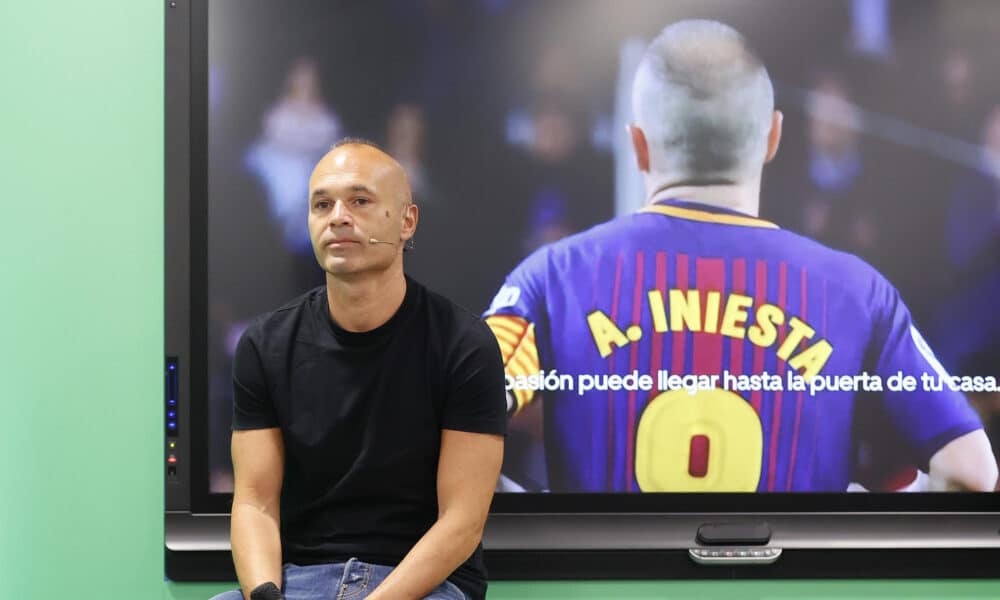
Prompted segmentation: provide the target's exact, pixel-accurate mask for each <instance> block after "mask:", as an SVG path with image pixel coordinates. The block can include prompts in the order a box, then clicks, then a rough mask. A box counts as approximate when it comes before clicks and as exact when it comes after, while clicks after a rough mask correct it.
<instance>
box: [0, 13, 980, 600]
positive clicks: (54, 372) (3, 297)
mask: <svg viewBox="0 0 1000 600" xmlns="http://www.w3.org/2000/svg"><path fill="white" fill-rule="evenodd" d="M163 6H164V3H161V2H153V1H151V0H88V1H87V2H83V1H80V0H67V1H61V2H54V1H51V0H50V1H48V2H41V1H37V2H28V1H26V0H22V1H16V0H4V1H3V2H0V77H2V79H0V81H2V93H0V118H2V120H0V123H2V128H0V340H2V344H0V590H2V591H0V596H2V597H3V598H18V599H25V600H32V599H36V598H37V599H44V600H48V599H56V598H80V599H84V600H87V599H91V598H94V599H97V598H101V599H112V600H116V599H122V600H125V599H128V600H133V599H139V600H145V599H155V598H169V599H173V600H182V599H183V600H188V599H195V598H206V597H208V596H210V595H211V594H213V593H215V592H218V591H221V590H223V589H227V588H228V587H230V586H227V585H219V584H214V585H207V584H165V583H164V581H163V526H162V510H163V492H162V482H161V468H162V465H161V461H162V452H161V444H162V443H163V442H162V440H163V430H162V420H161V414H162V407H161V401H162V396H161V394H162V388H161V373H162V371H161V368H162V348H163V319H162V315H163V300H162V298H163V267H162V265H163V233H162V232H163V216H162V215H163V125H162V123H163V10H164V9H163ZM490 596H491V598H526V599H542V598H551V599H569V598H632V599H640V598H643V599H644V598H712V597H715V598H731V597H741V598H807V597H815V598H857V597H872V598H875V597H877V598H994V597H1000V586H998V585H997V583H996V582H994V581H978V582H954V581H947V582H936V583H935V582H929V583H928V582H912V581H910V582H872V581H868V582H856V581H855V582H850V581H842V582H712V583H698V582H666V581H661V582H628V583H615V582H593V583H576V584H574V583H549V582H544V583H532V582H496V583H494V584H493V585H492V587H491V594H490Z"/></svg>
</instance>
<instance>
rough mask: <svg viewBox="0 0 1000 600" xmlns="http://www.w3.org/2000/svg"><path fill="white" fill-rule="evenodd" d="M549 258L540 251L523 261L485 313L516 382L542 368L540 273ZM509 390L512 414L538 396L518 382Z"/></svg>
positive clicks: (510, 376) (504, 362) (543, 317)
mask: <svg viewBox="0 0 1000 600" xmlns="http://www.w3.org/2000/svg"><path fill="white" fill-rule="evenodd" d="M546 261H547V259H546V258H545V255H544V251H540V252H536V253H535V254H534V255H532V256H531V257H529V258H528V259H526V260H525V261H524V262H523V263H521V264H520V265H519V266H518V267H517V268H516V269H514V271H513V272H512V273H511V274H510V275H509V276H508V277H507V279H506V280H505V281H504V284H503V286H501V288H500V291H498V292H497V294H496V296H494V298H493V302H492V303H491V304H490V307H489V308H488V309H486V312H485V313H483V316H484V317H485V318H486V324H487V325H489V327H490V330H492V331H493V335H494V336H496V339H497V343H499V345H500V354H501V357H502V359H503V365H504V373H505V374H506V375H507V377H508V378H509V379H510V381H513V382H518V381H525V380H526V379H527V378H528V377H532V376H537V374H538V373H539V371H540V370H541V367H540V361H539V358H538V344H537V340H536V338H535V331H536V329H537V325H536V324H537V323H544V322H545V311H544V307H545V299H544V295H543V293H542V290H543V289H544V285H543V283H542V277H541V273H543V272H544V269H545V266H546ZM510 393H511V395H512V397H513V403H512V406H511V411H510V412H511V413H517V412H519V411H520V410H521V409H522V408H524V407H525V406H527V405H528V403H529V402H531V401H532V400H533V399H534V398H535V391H534V390H533V389H532V388H531V386H527V385H525V386H519V385H516V384H515V385H514V386H512V389H511V390H510Z"/></svg>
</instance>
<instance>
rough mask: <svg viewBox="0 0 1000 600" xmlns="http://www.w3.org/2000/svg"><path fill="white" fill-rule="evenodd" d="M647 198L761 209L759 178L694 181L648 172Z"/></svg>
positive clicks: (755, 211) (739, 209)
mask: <svg viewBox="0 0 1000 600" xmlns="http://www.w3.org/2000/svg"><path fill="white" fill-rule="evenodd" d="M646 198H647V201H649V202H652V201H654V200H666V199H668V198H669V199H675V200H687V201H690V202H697V203H699V204H705V205H708V206H716V207H719V208H725V209H728V210H735V211H737V212H741V213H743V214H746V215H752V216H755V217H756V216H758V214H759V213H760V178H759V177H758V178H756V179H754V180H752V181H743V182H727V181H710V182H693V181H690V180H687V181H685V180H679V179H673V180H671V179H669V178H662V177H653V176H651V175H647V176H646Z"/></svg>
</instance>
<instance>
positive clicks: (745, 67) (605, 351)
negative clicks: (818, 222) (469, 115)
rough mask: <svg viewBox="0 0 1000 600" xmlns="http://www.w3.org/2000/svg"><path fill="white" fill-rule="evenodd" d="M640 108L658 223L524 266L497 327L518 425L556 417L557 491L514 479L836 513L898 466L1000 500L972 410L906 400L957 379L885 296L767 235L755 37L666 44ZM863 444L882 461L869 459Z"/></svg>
mask: <svg viewBox="0 0 1000 600" xmlns="http://www.w3.org/2000/svg"><path fill="white" fill-rule="evenodd" d="M632 100H633V108H634V115H635V123H634V124H633V125H632V126H631V128H630V133H631V141H632V146H633V148H634V150H635V157H636V166H637V168H638V169H639V170H640V171H641V172H642V174H643V178H644V180H645V187H646V205H645V207H644V208H643V209H641V210H640V211H639V212H637V213H636V214H633V215H627V216H623V217H619V218H617V219H614V220H612V221H609V222H607V223H604V224H602V225H598V226H597V227H594V228H593V229H591V230H589V231H586V232H583V233H581V234H578V235H575V236H572V237H569V238H566V239H564V240H561V241H559V242H556V243H554V244H551V245H549V246H546V247H544V248H542V249H540V250H539V251H537V252H536V253H534V254H533V255H532V256H529V257H528V258H527V259H525V260H524V262H523V263H522V264H521V265H519V266H518V267H517V268H516V269H515V270H514V271H513V272H512V273H511V274H510V275H509V276H508V277H507V280H506V282H505V283H504V285H503V287H502V288H501V289H500V292H499V293H498V294H497V296H496V298H495V299H494V301H493V303H492V305H491V306H490V308H489V309H488V311H487V313H486V316H487V317H488V322H489V324H490V326H491V327H492V328H493V330H494V332H495V333H496V335H497V338H498V340H499V341H500V344H501V346H502V351H503V356H504V360H505V363H506V368H507V372H508V375H509V380H510V381H512V382H514V383H513V385H512V386H511V387H512V389H511V395H510V398H509V409H510V412H511V413H512V414H515V413H517V412H518V411H520V410H521V409H522V408H524V407H525V406H527V405H528V404H530V403H532V402H534V401H536V400H537V399H539V398H541V399H542V406H541V408H542V409H543V413H544V449H545V467H546V473H545V476H546V478H547V481H546V482H537V479H536V478H533V477H532V475H533V474H534V472H533V471H532V472H528V469H527V468H526V469H524V471H525V472H527V477H525V476H522V473H518V472H516V471H514V467H515V465H510V466H509V467H508V468H506V469H505V474H506V475H508V476H512V477H511V479H513V480H514V482H515V483H520V484H521V485H522V486H523V487H525V486H524V484H523V483H521V482H524V481H527V480H529V479H531V480H532V482H534V483H535V485H536V487H540V488H544V489H549V490H551V491H558V492H640V491H641V492H679V491H691V492H713V491H718V492H785V491H803V492H842V491H845V490H846V489H847V488H848V485H849V484H850V483H851V482H852V481H858V479H859V478H860V477H861V476H862V475H864V474H863V473H861V470H860V469H859V462H864V465H861V466H865V465H871V464H876V463H877V464H883V463H885V464H890V465H892V464H894V463H896V464H898V465H899V466H900V467H902V466H905V465H907V464H912V465H916V466H919V467H920V468H921V469H922V470H923V471H924V472H925V473H927V475H928V476H929V481H928V482H927V487H929V488H930V489H935V490H967V491H991V490H993V487H994V485H995V483H996V480H997V466H996V463H995V461H994V459H993V455H992V451H991V448H990V443H989V440H988V439H987V438H986V435H985V434H984V432H983V428H982V423H981V422H980V420H979V418H978V416H977V415H976V413H975V412H974V411H973V410H972V408H971V407H970V406H969V403H968V401H967V400H966V398H965V397H964V396H963V394H962V393H960V392H958V391H955V390H951V389H949V388H948V387H944V388H943V389H940V388H938V389H936V390H935V389H930V388H928V387H916V386H914V387H911V388H907V389H903V388H901V387H900V386H899V385H896V386H893V384H892V381H891V378H893V377H900V374H902V375H906V376H910V377H913V378H916V380H918V381H919V380H920V377H921V375H922V374H927V375H928V376H930V377H932V378H935V379H936V378H938V377H946V376H947V374H946V373H944V370H943V368H942V367H941V365H940V364H939V363H938V361H937V360H936V359H935V358H934V354H933V353H932V352H931V350H930V348H928V347H927V344H926V343H925V342H924V340H923V338H922V337H921V335H920V333H919V331H918V330H917V328H916V327H915V326H914V324H913V322H912V320H911V318H910V313H909V311H908V310H907V308H906V305H905V304H904V303H903V301H902V300H901V298H900V296H899V293H898V292H897V291H896V289H895V288H894V287H893V286H892V284H890V283H889V282H888V281H886V280H885V278H884V277H882V276H881V275H880V274H879V273H877V272H876V271H875V270H874V269H872V268H871V267H870V266H869V265H867V264H865V263H864V262H862V261H861V260H860V259H858V258H857V257H854V256H851V255H847V254H844V253H841V252H837V251H834V250H831V249H829V248H826V247H824V246H821V245H820V244H818V243H816V242H813V241H811V240H808V239H806V238H803V237H801V236H798V235H796V234H793V233H791V232H788V231H784V230H782V229H780V228H779V227H778V226H777V225H775V224H774V223H770V222H768V221H766V220H764V219H761V218H760V217H759V216H758V210H759V204H760V185H761V174H762V170H763V168H764V165H765V163H767V162H769V161H770V160H771V159H772V158H774V156H775V153H776V152H777V150H778V142H779V140H780V137H781V123H782V118H781V113H780V112H778V111H776V110H775V109H774V93H773V88H772V84H771V80H770V78H769V76H768V73H767V70H766V69H765V68H764V65H763V64H761V62H760V60H759V59H758V58H757V57H756V56H755V55H754V54H753V53H752V52H751V51H750V50H749V49H748V47H747V45H746V43H745V41H744V39H743V37H742V36H741V35H740V34H739V33H738V32H736V31H734V30H733V29H732V28H730V27H728V26H726V25H724V24H722V23H718V22H714V21H703V20H693V21H683V22H680V23H676V24H673V25H671V26H669V27H667V28H666V29H664V30H663V31H662V32H661V33H660V35H659V36H658V37H657V38H656V40H654V41H653V43H652V44H651V45H650V47H649V48H648V49H647V51H646V53H645V55H644V57H643V58H642V61H641V63H640V65H639V68H638V71H637V74H636V77H635V81H634V84H633V90H632ZM539 372H544V373H543V375H545V377H544V378H542V379H540V381H543V382H544V384H543V385H539V384H537V381H536V382H534V383H533V382H532V380H531V377H532V376H533V375H534V376H535V378H536V379H539V378H538V374H539ZM869 376H872V377H869ZM876 377H877V378H878V384H876V383H875V381H874V379H875V378H876ZM845 378H846V380H845ZM519 382H520V383H519ZM810 384H811V385H810ZM514 418H515V419H516V418H517V417H516V416H515V417H514ZM873 423H878V424H880V425H881V426H882V429H881V430H879V431H871V425H872V424H873ZM863 435H866V436H870V437H868V439H869V440H872V437H874V438H875V439H874V441H873V443H872V444H871V445H870V446H869V447H868V450H869V452H870V453H877V454H880V456H875V457H871V456H866V457H863V461H859V460H857V457H858V456H859V455H860V453H859V447H858V440H859V438H861V437H862V436H863ZM890 440H891V442H890ZM914 474H915V471H914ZM886 475H888V474H886ZM904 483H905V482H904ZM508 485H509V486H510V487H514V484H508Z"/></svg>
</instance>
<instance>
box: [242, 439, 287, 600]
mask: <svg viewBox="0 0 1000 600" xmlns="http://www.w3.org/2000/svg"><path fill="white" fill-rule="evenodd" d="M232 453H233V471H234V474H235V485H234V488H235V489H234V490H233V514H232V520H231V523H230V542H231V543H232V547H233V562H234V563H235V565H236V575H237V576H238V577H239V580H240V587H241V588H242V589H243V596H244V597H245V598H249V597H250V592H251V590H253V589H254V588H255V587H257V586H258V585H260V584H262V583H265V582H268V581H273V582H274V583H275V585H277V586H278V587H281V536H280V531H279V512H278V510H279V506H280V501H281V482H282V479H283V476H284V468H285V447H284V442H283V440H282V438H281V430H280V429H278V428H269V429H250V430H245V431H234V432H233V442H232Z"/></svg>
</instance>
